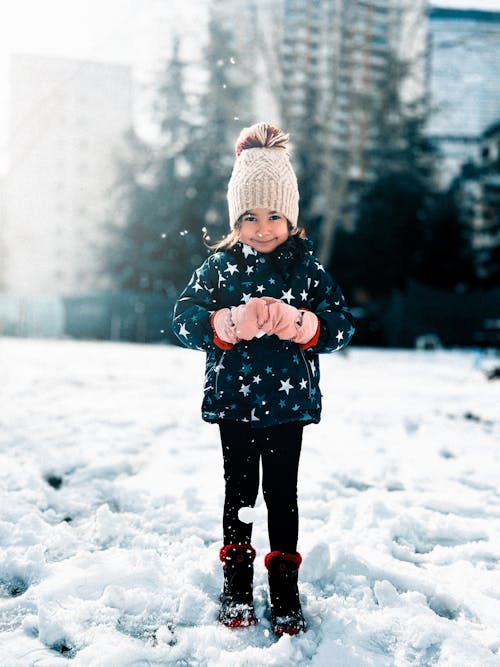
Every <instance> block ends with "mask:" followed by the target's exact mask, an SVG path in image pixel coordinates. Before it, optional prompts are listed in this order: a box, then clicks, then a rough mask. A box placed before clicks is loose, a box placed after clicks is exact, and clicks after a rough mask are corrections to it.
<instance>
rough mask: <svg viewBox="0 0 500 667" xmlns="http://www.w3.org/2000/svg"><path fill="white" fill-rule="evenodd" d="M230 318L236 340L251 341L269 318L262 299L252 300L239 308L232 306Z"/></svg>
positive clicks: (265, 304)
mask: <svg viewBox="0 0 500 667" xmlns="http://www.w3.org/2000/svg"><path fill="white" fill-rule="evenodd" d="M231 318H232V321H233V324H234V327H235V330H236V335H237V336H238V338H239V339H241V340H251V339H252V338H255V336H256V335H257V334H258V332H259V331H260V330H261V329H262V328H263V326H264V323H265V322H266V321H267V319H268V318H269V312H268V307H267V303H266V301H265V300H264V299H262V298H254V299H250V300H249V301H248V302H247V303H244V304H242V305H241V306H233V307H232V308H231Z"/></svg>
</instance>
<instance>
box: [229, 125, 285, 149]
mask: <svg viewBox="0 0 500 667" xmlns="http://www.w3.org/2000/svg"><path fill="white" fill-rule="evenodd" d="M289 138H290V137H289V135H288V134H285V133H284V132H282V131H281V130H280V129H279V127H274V125H269V124H268V123H257V124H256V125H252V126H251V127H244V128H243V129H242V130H241V132H240V136H239V137H238V138H237V139H236V146H235V147H234V150H235V153H236V156H239V155H240V154H241V151H243V150H245V149H246V148H273V147H274V148H284V149H285V150H287V143H288V139H289Z"/></svg>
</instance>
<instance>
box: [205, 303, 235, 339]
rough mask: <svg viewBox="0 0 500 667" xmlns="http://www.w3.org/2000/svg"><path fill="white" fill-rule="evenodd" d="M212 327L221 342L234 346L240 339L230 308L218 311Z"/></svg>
mask: <svg viewBox="0 0 500 667" xmlns="http://www.w3.org/2000/svg"><path fill="white" fill-rule="evenodd" d="M212 326H213V328H214V331H215V333H216V334H217V336H218V337H219V338H220V339H221V340H223V341H225V342H226V343H231V344H232V345H234V344H235V343H237V342H238V340H239V338H238V336H237V335H236V327H235V326H234V324H233V321H232V319H231V311H230V310H229V308H221V309H220V310H218V311H216V313H215V314H214V316H213V319H212Z"/></svg>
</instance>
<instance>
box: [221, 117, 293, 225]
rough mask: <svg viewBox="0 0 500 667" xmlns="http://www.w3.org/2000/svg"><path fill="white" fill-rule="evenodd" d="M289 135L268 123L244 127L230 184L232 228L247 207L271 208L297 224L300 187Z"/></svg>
mask: <svg viewBox="0 0 500 667" xmlns="http://www.w3.org/2000/svg"><path fill="white" fill-rule="evenodd" d="M287 143H288V135H287V134H284V133H283V132H282V131H281V130H280V129H278V128H277V127H274V126H273V125H269V124H268V123H257V124H256V125H252V126H251V127H246V128H244V129H243V130H242V131H241V133H240V136H239V137H238V139H237V141H236V146H235V151H236V161H235V163H234V167H233V173H232V174H231V179H230V180H229V185H228V188H227V203H228V206H229V223H230V225H231V228H232V229H234V225H235V223H236V221H237V220H238V218H239V217H240V216H241V215H242V214H243V213H245V211H248V210H251V209H253V208H270V209H272V210H273V211H277V212H278V213H281V214H282V215H284V216H285V217H286V218H287V219H288V220H289V221H290V222H291V224H292V226H293V227H296V226H297V219H298V217H299V189H298V187H297V177H296V176H295V172H294V171H293V168H292V165H291V163H290V156H289V152H288V148H287V145H286V144H287Z"/></svg>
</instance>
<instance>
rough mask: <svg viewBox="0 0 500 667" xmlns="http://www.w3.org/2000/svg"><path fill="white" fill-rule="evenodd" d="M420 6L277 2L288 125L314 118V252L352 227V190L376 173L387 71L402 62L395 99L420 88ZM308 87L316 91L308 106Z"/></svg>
mask: <svg viewBox="0 0 500 667" xmlns="http://www.w3.org/2000/svg"><path fill="white" fill-rule="evenodd" d="M424 28H425V2H424V1H423V0H416V1H413V2H410V1H409V0H283V35H282V42H281V43H282V70H283V76H284V81H285V85H284V90H285V91H286V98H287V99H286V101H287V104H286V112H285V113H286V115H287V116H288V118H287V119H286V120H287V127H290V128H291V129H292V132H293V131H294V130H297V131H298V132H300V131H303V128H302V126H303V125H304V124H306V125H307V124H308V123H311V122H313V121H314V120H316V121H317V127H319V128H322V129H321V130H320V131H321V132H322V136H321V137H319V141H318V151H319V152H320V153H321V159H322V161H323V164H322V168H321V169H320V172H321V174H322V176H321V178H322V180H323V185H322V191H323V193H324V201H322V202H319V206H318V210H321V209H323V210H324V211H325V215H324V218H323V224H322V238H321V241H320V253H321V255H322V259H323V260H324V261H326V260H327V259H328V257H329V255H330V249H331V245H332V242H333V236H334V230H335V227H336V226H337V225H338V224H341V225H343V226H345V227H347V228H349V227H352V225H353V221H354V216H353V211H354V210H355V207H356V202H357V200H358V196H359V194H358V193H359V190H360V188H362V187H363V186H364V184H365V183H366V182H367V181H370V180H372V179H373V178H374V177H375V176H376V173H377V164H376V163H375V162H374V160H373V155H374V154H375V152H376V146H377V141H378V142H380V139H379V132H380V122H379V118H377V117H376V114H377V113H378V114H379V115H380V114H385V117H386V118H387V117H388V115H389V114H390V109H388V110H386V111H384V110H383V109H381V106H380V105H381V104H382V103H383V97H384V94H385V92H386V87H387V76H388V75H387V72H388V67H389V66H391V63H395V62H396V60H398V59H399V58H400V59H402V60H404V61H406V62H407V63H408V72H407V75H406V80H405V82H404V90H402V96H403V97H404V99H406V100H410V99H415V98H418V97H419V96H421V95H422V93H423V91H424V84H425V59H424V51H425V30H424ZM308 83H309V84H311V83H312V86H313V87H314V88H315V91H316V92H315V99H314V100H313V104H311V105H310V107H309V108H307V101H306V95H307V90H308Z"/></svg>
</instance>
